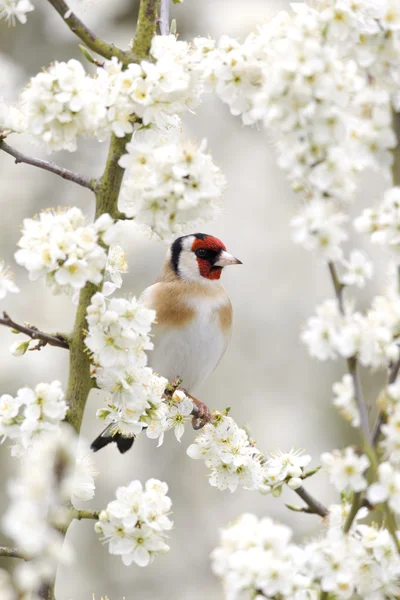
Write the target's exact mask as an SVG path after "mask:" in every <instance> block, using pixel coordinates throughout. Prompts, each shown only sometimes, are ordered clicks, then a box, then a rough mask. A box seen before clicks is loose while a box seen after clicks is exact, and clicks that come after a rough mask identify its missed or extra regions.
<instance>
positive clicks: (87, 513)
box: [72, 508, 100, 521]
mask: <svg viewBox="0 0 400 600" xmlns="http://www.w3.org/2000/svg"><path fill="white" fill-rule="evenodd" d="M99 516H100V511H99V510H87V509H82V510H80V509H79V510H78V509H76V508H74V509H72V517H73V518H74V519H78V521H81V520H82V519H94V520H95V521H97V520H98V518H99Z"/></svg>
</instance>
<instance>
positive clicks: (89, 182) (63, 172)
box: [0, 137, 96, 190]
mask: <svg viewBox="0 0 400 600" xmlns="http://www.w3.org/2000/svg"><path fill="white" fill-rule="evenodd" d="M0 149H1V150H3V151H4V152H7V154H10V156H13V157H14V158H15V163H16V164H18V163H25V164H27V165H32V166H33V167H38V168H39V169H44V170H45V171H50V172H51V173H54V174H55V175H59V176H60V177H62V178H63V179H68V181H73V182H74V183H77V184H78V185H81V186H82V187H85V188H88V189H89V190H94V188H95V185H96V180H95V179H89V177H86V175H80V174H79V173H73V171H69V170H68V169H63V168H62V167H59V166H58V165H56V164H54V163H53V162H50V161H47V160H41V159H40V158H33V157H32V156H27V155H26V154H22V152H19V150H15V148H12V147H11V146H9V145H8V144H6V143H5V141H4V140H3V139H1V137H0Z"/></svg>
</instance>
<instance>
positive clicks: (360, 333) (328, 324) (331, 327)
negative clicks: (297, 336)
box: [301, 294, 400, 368]
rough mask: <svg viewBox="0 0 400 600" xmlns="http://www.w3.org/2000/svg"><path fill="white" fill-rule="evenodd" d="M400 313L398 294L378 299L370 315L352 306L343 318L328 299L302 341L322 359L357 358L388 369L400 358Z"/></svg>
mask: <svg viewBox="0 0 400 600" xmlns="http://www.w3.org/2000/svg"><path fill="white" fill-rule="evenodd" d="M399 311H400V299H399V298H398V297H396V295H395V294H392V296H390V295H389V294H388V295H387V296H377V297H376V298H375V299H374V301H373V304H372V308H371V309H370V310H368V312H367V314H366V315H363V314H361V313H360V312H353V311H352V307H351V306H350V305H347V306H346V307H345V314H344V315H342V314H341V312H340V311H339V308H338V303H337V301H336V300H326V301H325V302H324V304H322V305H320V306H318V307H317V315H316V316H314V317H311V318H310V319H309V320H308V321H307V325H306V327H305V329H304V331H303V333H302V336H301V338H302V340H303V342H304V343H305V344H306V346H307V347H308V350H309V352H310V354H311V356H315V357H316V358H318V359H319V360H327V359H335V358H337V356H342V357H344V358H349V357H352V356H357V357H358V359H359V360H360V362H361V364H362V365H364V366H366V367H372V368H386V367H387V366H388V364H390V363H391V362H392V361H395V360H396V359H397V358H398V355H399V347H398V345H397V343H396V339H397V335H398V323H399V314H400V313H399Z"/></svg>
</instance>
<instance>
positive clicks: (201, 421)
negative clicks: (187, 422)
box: [190, 396, 211, 430]
mask: <svg viewBox="0 0 400 600" xmlns="http://www.w3.org/2000/svg"><path fill="white" fill-rule="evenodd" d="M190 399H191V400H192V402H193V404H194V407H193V414H194V416H193V419H192V427H193V429H195V430H197V429H201V428H202V427H204V425H206V423H209V422H210V421H211V411H210V409H209V408H208V406H207V404H204V402H200V400H197V398H193V396H190Z"/></svg>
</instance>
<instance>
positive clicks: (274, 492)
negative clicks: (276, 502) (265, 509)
mask: <svg viewBox="0 0 400 600" xmlns="http://www.w3.org/2000/svg"><path fill="white" fill-rule="evenodd" d="M281 493H282V486H281V485H280V486H278V487H276V488H274V489H273V490H272V495H273V496H274V498H279V496H280V495H281Z"/></svg>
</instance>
